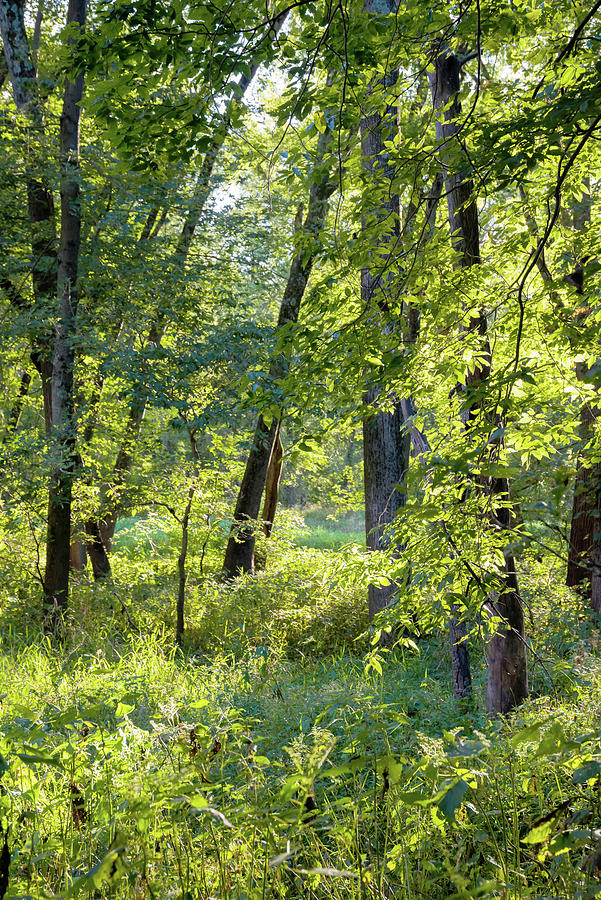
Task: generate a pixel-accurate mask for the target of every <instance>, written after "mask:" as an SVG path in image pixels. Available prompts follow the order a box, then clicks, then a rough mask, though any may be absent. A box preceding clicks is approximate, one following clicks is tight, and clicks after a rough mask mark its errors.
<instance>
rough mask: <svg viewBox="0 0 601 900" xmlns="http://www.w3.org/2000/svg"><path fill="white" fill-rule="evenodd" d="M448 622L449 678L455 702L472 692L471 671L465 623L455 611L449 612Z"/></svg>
mask: <svg viewBox="0 0 601 900" xmlns="http://www.w3.org/2000/svg"><path fill="white" fill-rule="evenodd" d="M451 613H452V614H451V618H450V620H449V638H450V641H451V678H452V682H453V697H454V698H455V700H464V699H465V698H466V697H469V695H470V694H471V692H472V671H471V666H470V653H469V646H468V642H467V627H466V624H465V622H463V621H461V620H460V619H458V618H457V611H456V610H455V609H452V610H451Z"/></svg>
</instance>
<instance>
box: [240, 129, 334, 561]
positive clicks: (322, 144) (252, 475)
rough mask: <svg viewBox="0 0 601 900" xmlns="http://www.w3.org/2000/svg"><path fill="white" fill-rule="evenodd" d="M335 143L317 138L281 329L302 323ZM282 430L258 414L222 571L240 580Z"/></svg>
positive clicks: (273, 372) (277, 365)
mask: <svg viewBox="0 0 601 900" xmlns="http://www.w3.org/2000/svg"><path fill="white" fill-rule="evenodd" d="M331 141H332V132H331V131H330V130H329V129H327V130H326V131H325V132H324V133H323V134H320V135H319V138H318V141H317V154H316V165H315V167H314V172H317V173H319V174H318V176H317V178H316V180H315V181H314V182H313V184H312V185H311V189H310V192H309V202H308V205H307V215H306V217H305V221H304V222H303V224H302V226H300V228H299V229H297V230H298V231H299V232H300V233H301V235H302V237H301V248H300V250H299V252H298V253H297V254H296V256H295V257H294V259H293V260H292V263H291V266H290V272H289V274H288V281H287V283H286V287H285V289H284V295H283V297H282V302H281V305H280V312H279V315H278V321H277V327H278V328H281V327H282V326H283V325H286V324H288V323H290V322H297V321H298V316H299V312H300V307H301V303H302V299H303V295H304V293H305V289H306V287H307V282H308V281H309V276H310V274H311V270H312V268H313V260H314V256H315V243H316V239H317V237H318V236H319V234H320V232H321V231H322V230H323V227H324V225H325V220H326V215H327V210H328V200H329V198H330V195H331V193H332V190H333V185H332V183H331V181H330V167H329V166H328V165H325V166H324V159H325V157H326V155H327V153H328V148H329V146H330V144H331ZM303 237H304V238H308V239H309V240H308V243H309V250H307V249H306V247H303V246H302V238H303ZM286 367H287V363H286V361H285V360H283V359H281V358H280V359H276V360H274V361H273V362H272V364H271V367H270V373H269V374H270V377H271V378H279V377H281V376H282V375H283V374H284V373H285V370H286ZM278 430H279V419H274V420H273V421H272V422H271V424H270V425H269V426H267V425H266V424H265V421H264V419H263V416H262V415H261V416H259V420H258V422H257V426H256V428H255V435H254V439H253V443H252V445H251V448H250V451H249V454H248V459H247V461H246V468H245V470H244V475H243V477H242V483H241V485H240V491H239V493H238V498H237V500H236V507H235V510H234V518H233V521H232V530H231V534H230V537H229V540H228V544H227V548H226V551H225V559H224V561H223V572H224V575H225V576H226V577H227V578H235V577H236V576H237V575H241V574H243V573H245V572H246V573H251V574H252V573H254V570H255V561H254V556H255V531H256V520H257V517H258V515H259V509H260V506H261V497H262V495H263V489H264V487H265V481H266V478H267V470H268V467H269V460H270V458H271V454H272V450H273V445H274V441H275V438H276V433H277V432H278Z"/></svg>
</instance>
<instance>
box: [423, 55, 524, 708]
mask: <svg viewBox="0 0 601 900" xmlns="http://www.w3.org/2000/svg"><path fill="white" fill-rule="evenodd" d="M461 65H462V63H461V60H460V58H459V57H458V56H457V55H456V54H455V53H452V52H450V51H449V50H448V48H447V47H446V46H445V45H444V43H443V42H442V41H441V42H440V44H439V46H438V48H437V51H436V57H435V59H434V67H433V71H432V72H431V73H428V78H429V81H430V90H431V94H432V103H433V107H434V111H435V114H436V138H437V141H438V144H439V148H440V149H439V159H440V162H441V166H442V171H443V176H444V181H445V190H446V194H447V206H448V213H449V226H450V230H451V241H452V245H453V247H454V249H455V250H456V252H457V266H458V268H470V267H472V266H474V265H478V264H479V262H480V234H479V222H478V208H477V206H476V202H475V199H474V196H473V188H474V186H473V182H472V179H471V178H470V177H469V174H468V173H467V172H466V170H465V168H462V167H461V165H459V166H457V163H456V158H455V159H454V157H453V153H452V149H453V147H455V149H456V148H457V139H458V133H459V124H458V123H459V120H460V114H461V105H460V102H459V91H460V86H461V80H460V79H461ZM459 158H461V154H459ZM467 330H468V331H471V332H474V333H476V334H479V335H481V337H482V344H483V354H482V360H481V361H480V362H479V363H478V364H477V365H476V366H474V368H473V369H471V370H470V371H468V373H467V376H466V381H465V388H466V391H467V402H466V404H465V407H466V413H465V424H466V429H469V427H470V425H471V423H472V421H473V420H474V418H475V417H476V415H477V414H478V409H479V408H481V400H477V399H475V400H474V401H473V402H472V403H470V401H469V394H470V393H472V394H473V392H474V390H477V389H478V388H479V387H480V386H481V385H482V384H483V382H484V381H485V380H486V379H487V378H488V376H489V375H490V359H491V357H490V345H489V342H488V323H487V319H486V314H485V312H484V310H480V311H479V312H478V314H476V315H473V314H472V316H471V319H470V322H469V325H468V326H467ZM490 482H491V484H490V486H489V487H488V489H489V490H490V493H491V495H493V494H494V495H496V496H497V497H499V498H502V499H504V498H507V497H508V495H509V485H508V482H507V480H506V479H490ZM481 487H482V486H481ZM494 518H495V519H496V522H497V523H499V524H501V526H502V527H503V528H505V529H507V530H509V529H510V527H511V515H510V512H509V510H508V509H507V508H505V507H499V508H498V509H496V510H495V513H494ZM504 569H505V570H504V573H503V574H502V575H501V576H500V578H501V590H500V592H499V595H498V597H497V599H496V602H494V603H493V602H491V603H490V606H491V608H492V611H493V612H494V614H495V615H496V616H498V617H500V619H501V621H502V625H501V626H500V628H499V630H497V632H496V633H495V634H494V635H493V636H492V638H491V639H490V641H489V645H488V688H487V706H488V712H489V714H490V715H497V714H505V713H507V712H509V711H510V710H511V709H513V708H514V707H515V706H516V705H517V704H518V703H520V702H521V701H522V700H523V699H524V698H525V697H526V696H527V694H528V676H527V663H526V641H525V636H524V614H523V609H522V603H521V599H520V595H519V589H518V582H517V573H516V569H515V560H514V558H513V556H512V555H511V554H510V553H508V552H506V553H505V567H504ZM457 628H459V624H458V623H457V622H456V621H454V620H453V619H452V620H451V623H450V629H451V649H452V654H453V661H452V668H453V682H454V684H453V686H454V690H458V689H459V687H460V684H461V682H462V681H463V680H464V679H463V678H462V677H461V675H460V673H461V672H462V671H464V669H465V659H464V658H463V657H464V654H465V653H467V644H466V642H465V641H459V642H458V641H457V640H456V639H453V634H454V632H455V631H456V629H457ZM455 696H458V694H457V693H456V694H455Z"/></svg>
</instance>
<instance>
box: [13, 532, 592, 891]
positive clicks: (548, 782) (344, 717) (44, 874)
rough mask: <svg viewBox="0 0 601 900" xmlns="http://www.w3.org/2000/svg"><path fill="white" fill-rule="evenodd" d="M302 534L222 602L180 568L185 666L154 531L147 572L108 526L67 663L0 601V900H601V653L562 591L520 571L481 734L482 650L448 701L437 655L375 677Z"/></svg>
mask: <svg viewBox="0 0 601 900" xmlns="http://www.w3.org/2000/svg"><path fill="white" fill-rule="evenodd" d="M306 522H307V520H306V518H305V523H306ZM126 524H127V523H126ZM154 524H155V525H156V523H154ZM308 524H309V526H310V527H311V528H313V529H314V533H315V535H316V540H315V541H314V542H313V543H314V546H313V547H311V546H308V544H309V543H310V540H308V541H307V540H305V541H304V546H299V545H298V543H297V542H296V540H295V539H294V528H293V527H292V526H291V534H292V537H291V538H290V541H289V542H288V543H284V544H283V549H282V550H281V551H278V552H277V553H275V555H274V557H273V559H271V558H270V565H269V568H268V569H267V571H265V572H263V573H260V574H259V575H258V576H257V577H256V578H255V579H246V580H241V581H240V583H238V584H235V585H232V584H223V583H222V582H220V581H219V580H217V579H215V577H214V574H213V573H214V570H215V569H214V567H216V564H217V552H216V551H217V545H215V548H214V549H215V554H214V555H211V553H209V556H208V557H207V560H208V562H205V572H204V573H203V575H202V577H200V576H199V574H198V565H197V564H198V557H197V556H195V557H193V558H192V560H191V572H192V575H191V579H190V584H189V605H188V609H187V622H188V630H187V633H186V645H185V647H184V648H183V649H179V648H177V647H174V645H173V639H172V630H173V598H174V594H175V581H174V575H173V572H174V566H173V562H174V553H175V551H173V552H171V551H170V550H168V549H167V548H168V546H169V540H168V539H169V531H168V528H167V527H166V528H165V530H164V532H163V533H164V535H166V543H164V544H163V543H162V542H163V538H161V537H160V536H158V534H157V531H156V528H155V529H154V530H153V531H152V533H151V531H150V528H151V526H150V525H148V530H147V532H146V533H145V535H146V536H145V537H144V538H143V541H148V542H150V545H151V546H152V547H154V548H155V551H157V548H158V551H157V552H155V553H154V554H149V553H148V552H147V550H146V552H142V551H143V550H144V547H142V546H141V545H140V540H142V539H139V534H138V538H136V540H135V541H134V540H133V539H132V535H131V530H132V527H133V526H132V524H131V523H130V525H129V526H127V527H125V528H124V529H122V534H123V533H124V532H125V533H127V532H129V538H124V537H123V536H122V537H121V538H120V539H119V541H120V542H119V544H118V548H119V549H118V550H117V552H116V553H115V579H114V583H113V584H112V585H103V586H94V585H93V584H91V583H90V580H89V579H88V576H87V575H85V574H84V575H83V576H80V577H79V579H78V581H77V583H76V584H75V586H74V590H73V598H72V605H71V610H70V614H69V619H68V622H67V626H66V629H65V633H64V639H63V641H62V643H61V644H58V645H57V644H55V645H53V644H51V643H50V642H49V640H48V639H47V638H45V637H44V636H43V635H42V633H41V631H40V628H39V624H38V622H39V612H40V610H39V608H37V606H36V603H35V602H33V601H30V602H29V604H26V603H25V601H24V597H23V596H20V597H18V596H15V597H14V598H12V599H7V601H6V602H5V604H4V608H3V611H2V617H1V619H0V640H1V656H0V681H1V683H2V685H3V687H2V695H1V706H0V751H1V753H2V756H1V757H0V778H1V779H2V780H1V785H2V793H1V794H0V821H1V822H2V827H3V828H6V827H7V826H8V839H7V840H8V848H9V853H10V858H9V857H8V856H7V855H6V854H5V855H4V856H0V887H1V885H2V872H3V867H4V870H6V869H7V868H8V869H9V886H8V890H7V893H6V895H5V896H6V898H17V897H35V898H45V897H70V896H86V897H100V896H111V897H134V898H143V897H156V898H164V897H178V898H179V897H181V898H210V897H211V898H213V897H219V898H226V897H239V898H264V897H289V898H296V897H311V898H320V897H401V898H405V897H406V898H408V900H409V898H417V897H428V898H430V897H431V898H443V897H444V898H447V897H451V896H453V897H457V898H464V897H465V898H467V897H476V896H479V897H483V896H498V897H504V898H510V897H511V898H513V897H516V898H517V897H539V898H540V897H543V896H549V897H551V896H552V897H566V898H567V897H570V898H576V897H580V898H585V897H593V896H595V895H597V894H598V892H599V874H600V873H601V785H600V781H601V774H600V773H601V732H600V729H599V721H600V720H601V649H600V648H601V642H600V640H599V630H598V627H597V624H596V622H594V621H593V619H592V617H591V615H589V613H588V611H586V610H584V609H580V608H579V605H578V599H577V598H576V597H575V595H574V594H573V593H571V592H570V591H568V590H567V589H566V588H565V587H563V586H562V584H561V572H560V571H559V570H557V571H554V570H552V569H550V568H549V565H548V562H545V563H541V562H537V561H536V560H530V561H529V562H528V563H527V564H526V563H523V564H522V565H521V572H520V575H521V584H522V590H523V594H524V599H525V602H526V605H527V610H528V613H527V617H528V640H529V644H530V647H531V649H532V651H533V652H532V654H531V659H530V679H531V698H530V700H529V701H528V702H527V703H525V704H524V705H523V706H522V707H521V708H520V709H519V710H518V711H517V712H516V713H515V714H514V715H513V716H512V717H511V718H510V719H509V720H507V721H497V722H495V723H490V722H488V721H487V718H486V714H485V706H484V690H485V674H486V673H485V667H484V657H483V652H482V651H483V647H482V644H481V641H480V639H479V637H478V635H477V634H475V635H474V636H473V639H472V640H471V649H472V664H473V674H474V694H473V697H472V698H471V699H470V700H469V701H468V702H466V703H464V704H462V705H457V704H456V703H455V702H454V701H453V699H452V696H451V692H450V676H449V667H450V658H449V651H448V646H447V640H446V637H445V636H444V635H441V634H439V633H432V634H429V635H425V636H422V637H421V639H420V640H418V641H417V651H415V650H412V649H397V650H394V651H392V652H378V653H376V655H375V656H374V654H373V652H371V653H370V642H369V636H368V635H367V633H366V630H367V622H366V619H365V614H364V612H362V610H363V608H364V606H365V603H364V599H363V593H362V592H361V591H360V590H359V589H358V588H357V586H355V585H353V584H348V583H345V582H344V581H343V582H339V581H336V580H335V579H333V577H332V555H333V554H332V550H328V549H325V548H324V547H323V545H322V544H320V542H321V540H322V538H321V536H320V530H319V529H320V528H321V529H322V530H323V531H328V526H327V524H326V525H324V523H323V522H320V521H319V519H318V516H317V515H315V516H314V517H313V520H311V516H309V523H308ZM356 524H357V523H356V522H354V523H353V522H352V521H350V522H346V523H345V524H344V527H343V528H341V527H340V522H338V523H336V527H335V528H332V529H331V530H332V532H333V533H338V532H339V533H341V534H347V535H351V540H352V537H353V536H354V534H357V533H358V529H357V527H356ZM297 525H298V522H297ZM136 527H138V526H136ZM153 527H154V526H153ZM295 527H296V526H295ZM345 528H346V529H347V530H346V531H345V530H344V529H345ZM138 530H139V529H138ZM297 533H298V532H297ZM353 533H354V534H353ZM304 534H305V537H306V536H307V535H306V532H304ZM315 544H317V545H318V546H317V547H316V546H315ZM161 547H163V551H161V549H160V548H161ZM176 549H177V548H175V550H176ZM175 555H176V553H175ZM336 555H339V551H337V553H336ZM212 567H213V570H212ZM0 893H1V891H0Z"/></svg>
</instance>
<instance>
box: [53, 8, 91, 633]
mask: <svg viewBox="0 0 601 900" xmlns="http://www.w3.org/2000/svg"><path fill="white" fill-rule="evenodd" d="M85 18H86V0H69V7H68V12H67V24H68V25H69V24H77V25H78V26H79V28H80V29H83V27H84V25H85ZM74 40H75V39H74V38H73V37H71V38H70V41H71V42H74ZM82 94H83V73H81V74H80V75H78V76H77V77H76V79H75V81H74V82H71V81H69V79H67V81H66V84H65V93H64V100H63V111H62V115H61V126H60V162H61V239H60V247H59V254H58V302H59V307H58V323H57V326H56V335H55V341H54V357H53V364H52V437H53V442H54V445H55V450H56V456H57V458H58V462H57V465H56V467H55V469H54V472H53V473H52V476H51V480H50V491H49V498H48V533H47V542H46V570H45V575H44V601H45V607H46V611H47V617H48V623H49V625H50V627H51V629H52V630H53V631H55V630H57V628H59V627H60V624H61V620H62V616H63V613H64V610H65V609H66V606H67V601H68V593H69V561H70V542H71V490H72V485H73V478H74V472H75V422H74V416H73V369H74V349H73V338H74V336H75V329H76V323H77V305H78V296H77V274H78V260H79V248H80V242H81V208H80V197H79V183H80V169H79V120H80V104H81V99H82Z"/></svg>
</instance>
